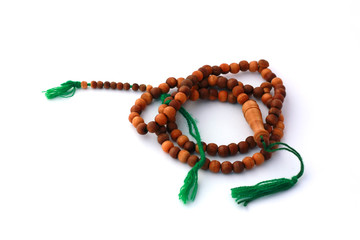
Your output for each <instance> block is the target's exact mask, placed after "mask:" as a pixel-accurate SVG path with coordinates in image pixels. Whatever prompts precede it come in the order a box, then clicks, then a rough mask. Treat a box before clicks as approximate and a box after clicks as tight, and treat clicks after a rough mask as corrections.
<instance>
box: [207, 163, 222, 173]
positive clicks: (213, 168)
mask: <svg viewBox="0 0 360 240" xmlns="http://www.w3.org/2000/svg"><path fill="white" fill-rule="evenodd" d="M220 168H221V165H220V162H219V161H217V160H212V161H210V164H209V170H210V171H211V172H213V173H218V172H219V171H220Z"/></svg>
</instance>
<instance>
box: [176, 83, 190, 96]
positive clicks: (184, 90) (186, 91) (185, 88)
mask: <svg viewBox="0 0 360 240" xmlns="http://www.w3.org/2000/svg"><path fill="white" fill-rule="evenodd" d="M179 92H182V93H184V94H185V95H186V97H189V96H190V94H191V89H190V87H188V86H181V87H180V88H179Z"/></svg>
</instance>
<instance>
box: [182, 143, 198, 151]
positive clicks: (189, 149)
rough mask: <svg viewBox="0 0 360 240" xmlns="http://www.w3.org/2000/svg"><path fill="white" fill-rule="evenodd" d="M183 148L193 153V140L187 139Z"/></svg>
mask: <svg viewBox="0 0 360 240" xmlns="http://www.w3.org/2000/svg"><path fill="white" fill-rule="evenodd" d="M184 149H185V150H187V151H189V152H190V153H193V152H194V151H195V143H194V142H193V141H187V142H186V143H185V144H184Z"/></svg>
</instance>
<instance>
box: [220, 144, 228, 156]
mask: <svg viewBox="0 0 360 240" xmlns="http://www.w3.org/2000/svg"><path fill="white" fill-rule="evenodd" d="M229 153H230V149H229V147H228V146H226V145H220V146H219V148H218V154H219V156H220V157H227V156H229Z"/></svg>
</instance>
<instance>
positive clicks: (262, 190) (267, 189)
mask: <svg viewBox="0 0 360 240" xmlns="http://www.w3.org/2000/svg"><path fill="white" fill-rule="evenodd" d="M261 141H262V144H263V146H264V150H265V151H266V152H276V151H280V150H286V151H289V152H291V153H292V154H294V155H295V156H296V157H297V158H298V159H299V161H300V171H299V173H298V174H297V175H295V176H293V177H292V178H290V179H288V178H278V179H272V180H267V181H263V182H259V183H258V184H256V185H254V186H244V187H237V188H233V189H231V196H232V197H233V198H235V200H236V202H237V203H238V204H244V206H246V205H248V203H249V202H251V201H253V200H255V199H258V198H260V197H264V196H267V195H270V194H274V193H277V192H281V191H285V190H288V189H290V188H292V187H293V186H294V185H295V184H296V183H297V181H298V179H299V178H300V177H301V176H302V175H303V173H304V163H303V160H302V157H301V156H300V153H298V152H297V151H296V150H295V149H294V148H292V147H290V146H289V145H287V144H286V143H282V142H275V143H272V144H269V145H267V146H266V144H265V141H264V139H263V138H262V136H261ZM277 145H283V146H285V147H282V148H275V149H273V147H275V146H277Z"/></svg>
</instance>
